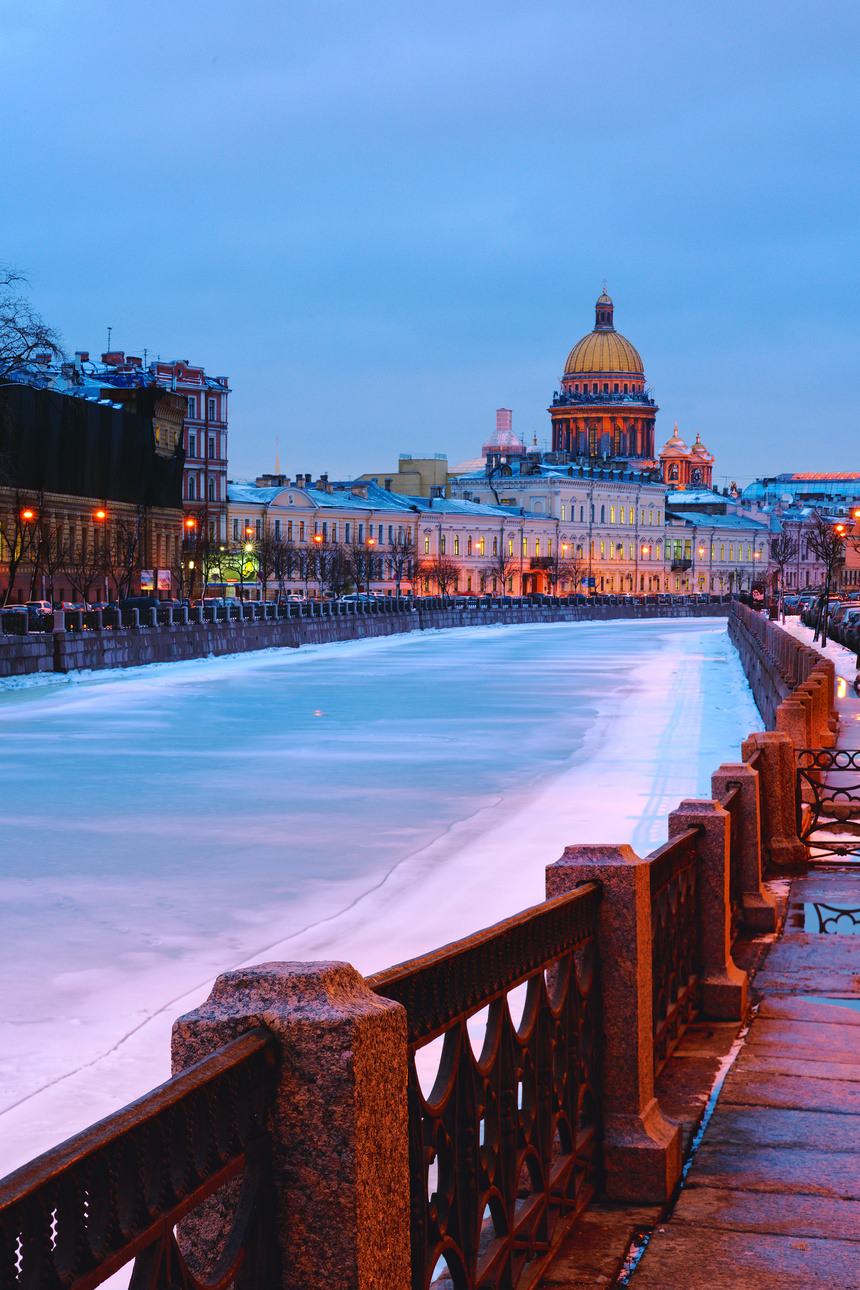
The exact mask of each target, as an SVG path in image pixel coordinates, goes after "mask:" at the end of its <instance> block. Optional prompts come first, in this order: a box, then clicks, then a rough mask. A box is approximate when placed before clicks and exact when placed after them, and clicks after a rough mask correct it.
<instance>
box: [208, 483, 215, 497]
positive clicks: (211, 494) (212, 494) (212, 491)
mask: <svg viewBox="0 0 860 1290" xmlns="http://www.w3.org/2000/svg"><path fill="white" fill-rule="evenodd" d="M209 501H210V502H214V501H215V480H214V479H210V480H209Z"/></svg>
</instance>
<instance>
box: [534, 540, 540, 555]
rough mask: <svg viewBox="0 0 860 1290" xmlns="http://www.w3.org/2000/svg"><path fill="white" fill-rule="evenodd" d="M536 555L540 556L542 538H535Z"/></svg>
mask: <svg viewBox="0 0 860 1290" xmlns="http://www.w3.org/2000/svg"><path fill="white" fill-rule="evenodd" d="M535 555H536V556H537V557H539V556H540V538H535Z"/></svg>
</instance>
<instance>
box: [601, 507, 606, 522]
mask: <svg viewBox="0 0 860 1290" xmlns="http://www.w3.org/2000/svg"><path fill="white" fill-rule="evenodd" d="M600 523H601V524H605V523H606V507H605V506H601V508H600Z"/></svg>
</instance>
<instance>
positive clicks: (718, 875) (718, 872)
mask: <svg viewBox="0 0 860 1290" xmlns="http://www.w3.org/2000/svg"><path fill="white" fill-rule="evenodd" d="M687 829H699V830H700V833H699V837H698V839H697V841H696V847H697V851H698V855H697V861H696V882H697V885H698V889H699V944H700V949H701V955H702V958H701V973H702V975H701V981H702V1008H703V1010H704V1011H705V1012H706V1013H708V1015H709V1016H711V1017H722V1018H723V1019H725V1020H727V1021H728V1020H735V1019H738V1018H740V1017H742V1016H743V1015H744V1012H745V1010H746V1003H747V974H746V972H743V971H741V969H740V968H739V967H736V965H735V963H734V961H733V960H732V946H731V926H732V909H731V898H730V895H729V854H730V846H731V837H730V835H731V818H730V816H729V813H728V811H727V810H726V809H725V807H723V806H720V803H719V802H712V801H691V800H687V801H684V802H682V803H681V805H680V806H679V807H678V809H677V810H676V811H670V813H669V837H670V838H674V837H677V836H678V834H679V833H685V832H686V831H687Z"/></svg>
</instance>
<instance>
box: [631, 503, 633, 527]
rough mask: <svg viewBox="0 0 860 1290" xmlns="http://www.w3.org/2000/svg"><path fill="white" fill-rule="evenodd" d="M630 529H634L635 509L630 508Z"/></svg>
mask: <svg viewBox="0 0 860 1290" xmlns="http://www.w3.org/2000/svg"><path fill="white" fill-rule="evenodd" d="M630 527H631V528H632V527H633V507H632V506H631V507H630Z"/></svg>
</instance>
